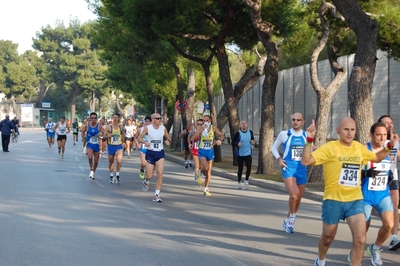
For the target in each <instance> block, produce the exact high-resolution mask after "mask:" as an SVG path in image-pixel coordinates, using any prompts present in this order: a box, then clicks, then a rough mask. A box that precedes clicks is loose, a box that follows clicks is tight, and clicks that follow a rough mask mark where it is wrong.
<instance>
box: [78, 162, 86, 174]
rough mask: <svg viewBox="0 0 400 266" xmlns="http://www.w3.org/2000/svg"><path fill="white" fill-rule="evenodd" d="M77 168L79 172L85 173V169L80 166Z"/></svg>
mask: <svg viewBox="0 0 400 266" xmlns="http://www.w3.org/2000/svg"><path fill="white" fill-rule="evenodd" d="M78 168H79V170H81V171H82V172H85V168H83V166H82V165H81V164H78Z"/></svg>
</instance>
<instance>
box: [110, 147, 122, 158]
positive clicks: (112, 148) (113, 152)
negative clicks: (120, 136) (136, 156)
mask: <svg viewBox="0 0 400 266" xmlns="http://www.w3.org/2000/svg"><path fill="white" fill-rule="evenodd" d="M107 150H108V155H111V156H114V155H115V154H116V153H117V152H118V151H120V150H121V151H122V144H120V145H110V144H108V145H107Z"/></svg>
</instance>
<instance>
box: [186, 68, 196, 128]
mask: <svg viewBox="0 0 400 266" xmlns="http://www.w3.org/2000/svg"><path fill="white" fill-rule="evenodd" d="M187 76H188V85H187V89H186V97H185V98H186V101H187V102H188V109H187V110H186V121H187V122H195V121H194V120H195V119H196V116H194V109H195V107H194V104H195V102H194V95H195V91H196V79H195V74H194V69H193V67H191V66H189V67H188V69H187Z"/></svg>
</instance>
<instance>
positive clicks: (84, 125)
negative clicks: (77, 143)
mask: <svg viewBox="0 0 400 266" xmlns="http://www.w3.org/2000/svg"><path fill="white" fill-rule="evenodd" d="M87 123H88V119H87V118H86V116H85V117H84V118H83V120H82V126H81V127H80V128H81V130H82V128H86V126H87ZM82 145H83V153H84V154H86V135H85V136H84V138H82Z"/></svg>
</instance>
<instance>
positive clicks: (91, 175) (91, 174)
mask: <svg viewBox="0 0 400 266" xmlns="http://www.w3.org/2000/svg"><path fill="white" fill-rule="evenodd" d="M93 177H94V172H93V171H90V174H89V178H90V179H92V178H93Z"/></svg>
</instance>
